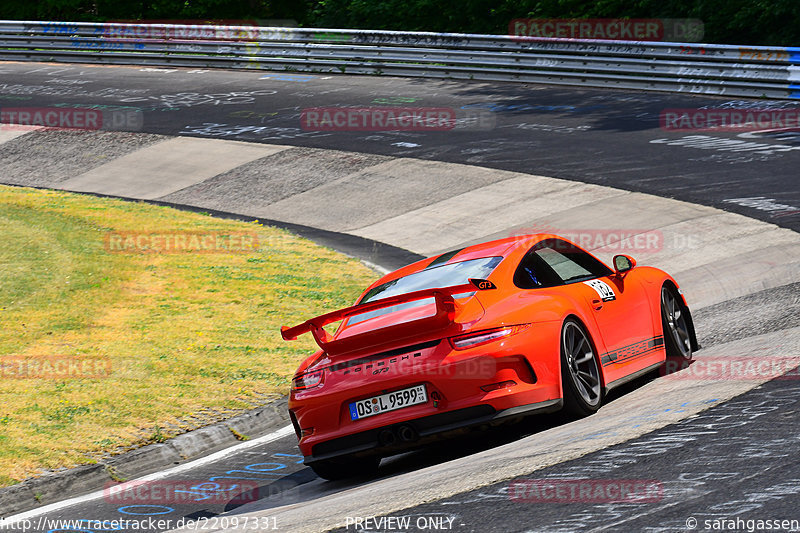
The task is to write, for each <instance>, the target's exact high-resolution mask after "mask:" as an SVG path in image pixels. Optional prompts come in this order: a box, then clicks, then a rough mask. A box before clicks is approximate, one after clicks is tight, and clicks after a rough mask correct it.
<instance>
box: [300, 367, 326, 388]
mask: <svg viewBox="0 0 800 533" xmlns="http://www.w3.org/2000/svg"><path fill="white" fill-rule="evenodd" d="M323 377H324V374H323V371H322V370H317V371H316V372H309V373H307V374H303V375H300V376H297V377H296V378H294V379H293V380H292V390H306V389H313V388H314V387H319V386H320V385H322V382H323Z"/></svg>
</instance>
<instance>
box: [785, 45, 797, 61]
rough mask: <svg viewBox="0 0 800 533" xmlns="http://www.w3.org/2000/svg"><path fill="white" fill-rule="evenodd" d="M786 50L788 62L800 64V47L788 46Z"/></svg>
mask: <svg viewBox="0 0 800 533" xmlns="http://www.w3.org/2000/svg"><path fill="white" fill-rule="evenodd" d="M786 51H787V52H788V53H789V63H794V64H795V65H800V47H796V46H789V47H787V48H786Z"/></svg>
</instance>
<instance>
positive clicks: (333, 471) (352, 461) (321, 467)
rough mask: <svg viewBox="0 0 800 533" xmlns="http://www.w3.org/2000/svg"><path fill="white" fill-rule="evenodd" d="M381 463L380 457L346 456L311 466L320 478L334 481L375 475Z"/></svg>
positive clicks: (318, 462)
mask: <svg viewBox="0 0 800 533" xmlns="http://www.w3.org/2000/svg"><path fill="white" fill-rule="evenodd" d="M380 462H381V458H380V457H350V456H344V457H335V458H333V459H325V460H324V461H317V462H315V463H313V464H311V465H309V466H310V467H311V470H313V471H314V472H315V473H316V474H317V475H318V476H319V477H321V478H325V479H329V480H331V481H333V480H337V479H346V478H350V477H360V476H366V475H371V474H374V473H375V472H377V471H378V465H379V464H380Z"/></svg>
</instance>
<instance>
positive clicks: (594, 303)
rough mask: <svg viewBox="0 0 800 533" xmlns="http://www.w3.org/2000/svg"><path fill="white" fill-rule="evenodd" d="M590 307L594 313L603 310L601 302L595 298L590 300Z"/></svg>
mask: <svg viewBox="0 0 800 533" xmlns="http://www.w3.org/2000/svg"><path fill="white" fill-rule="evenodd" d="M592 307H594V310H595V311H599V310H600V309H602V308H603V300H599V299H597V298H595V299H593V300H592Z"/></svg>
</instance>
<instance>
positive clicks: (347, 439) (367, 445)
mask: <svg viewBox="0 0 800 533" xmlns="http://www.w3.org/2000/svg"><path fill="white" fill-rule="evenodd" d="M562 406H563V400H562V399H561V398H557V399H553V400H546V401H542V402H536V403H532V404H526V405H518V406H515V407H509V408H507V409H502V410H496V409H495V408H494V407H492V406H491V405H489V404H480V405H474V406H471V407H465V408H462V409H456V410H453V411H446V412H443V413H436V414H434V415H429V416H424V417H421V418H417V419H413V420H407V421H405V422H400V423H395V424H389V425H386V426H381V427H377V428H372V429H369V430H366V431H362V432H359V433H353V434H350V435H346V436H344V437H339V438H335V439H331V440H327V441H325V442H321V443H319V444H317V445H315V446H314V447H313V448H312V454H311V455H307V456H305V457H304V463H305V464H307V465H310V464H313V463H315V462H317V461H323V460H326V459H332V458H335V457H341V456H344V455H381V456H389V455H394V454H397V453H402V452H404V451H408V450H411V449H414V448H416V447H418V446H421V445H424V444H427V443H429V442H431V441H433V440H436V439H439V438H441V437H445V436H447V434H448V433H450V432H453V431H456V430H460V429H465V428H470V427H473V426H480V425H484V424H496V423H499V422H502V421H505V420H508V419H511V418H516V417H523V416H528V415H533V414H544V413H552V412H555V411H558V410H559V409H561V407H562ZM408 428H410V430H411V433H408ZM386 432H389V433H391V434H392V435H394V436H395V440H394V441H393V442H391V443H387V442H386V441H387V440H388V439H386V438H385V437H386V435H387V433H386ZM403 435H411V436H413V438H412V439H409V440H405V439H403V438H402V436H403Z"/></svg>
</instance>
